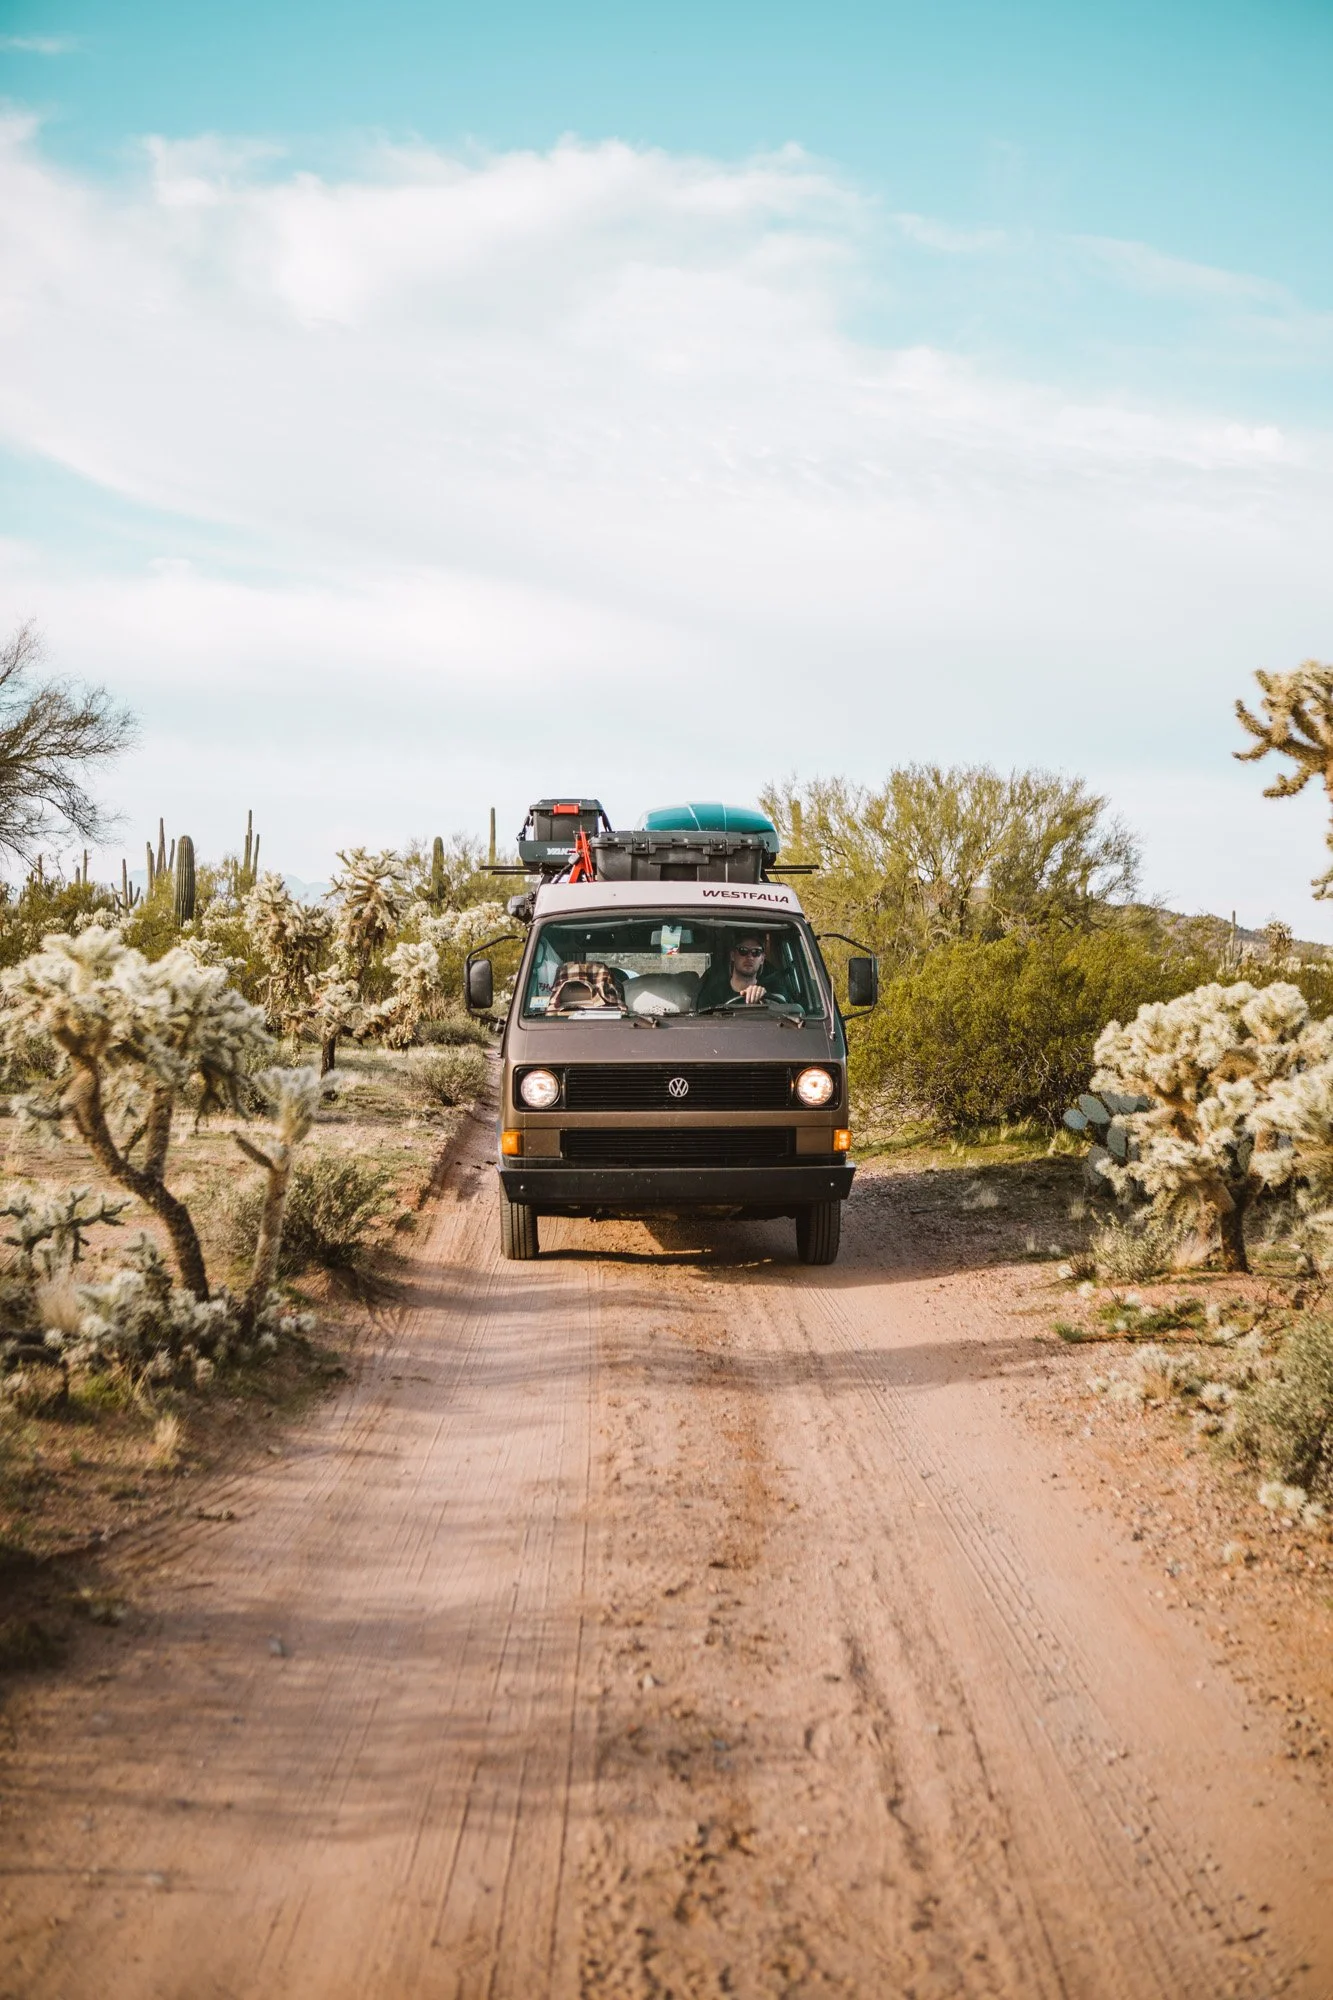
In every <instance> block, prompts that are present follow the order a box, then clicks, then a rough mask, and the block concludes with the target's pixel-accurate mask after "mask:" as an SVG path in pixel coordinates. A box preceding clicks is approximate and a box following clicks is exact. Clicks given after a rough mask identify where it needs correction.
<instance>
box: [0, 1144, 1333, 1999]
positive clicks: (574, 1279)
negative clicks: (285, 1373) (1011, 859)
mask: <svg viewBox="0 0 1333 2000" xmlns="http://www.w3.org/2000/svg"><path fill="white" fill-rule="evenodd" d="M488 1138H489V1134H488V1132H487V1130H486V1128H485V1127H484V1126H483V1125H481V1124H478V1125H477V1126H476V1127H475V1129H474V1131H473V1133H472V1135H471V1136H470V1138H469V1140H468V1146H467V1148H465V1150H464V1153H463V1155H462V1156H461V1157H460V1159H459V1161H458V1163H457V1165H456V1167H455V1168H454V1170H453V1172H452V1175H451V1179H450V1184H449V1187H448V1189H447V1191H446V1193H445V1195H444V1197H443V1199H442V1201H441V1203H440V1205H439V1207H438V1209H437V1210H436V1211H435V1212H434V1215H433V1217H432V1220H431V1222H430V1226H429V1229H428V1231H427V1232H426V1233H425V1235H424V1236H423V1238H422V1241H421V1247H420V1249H419V1251H418V1253H417V1257H416V1261H415V1264H414V1266H413V1269H412V1272H411V1303H410V1305H409V1307H408V1308H407V1309H406V1310H404V1311H403V1312H402V1313H401V1314H400V1315H398V1316H396V1317H394V1318H392V1319H390V1320H387V1321H386V1322H385V1323H383V1324H381V1325H380V1326H379V1327H378V1328H377V1329H376V1331H375V1337H374V1339H373V1340H372V1341H371V1343H370V1346H369V1351H368V1353H367V1357H366V1360H365V1363H364V1366H363V1367H362V1368H361V1369H360V1370H359V1371H358V1372H357V1373H356V1375H355V1377H354V1379H353V1381H352V1382H351V1383H350V1384H349V1385H348V1387H347V1388H346V1390H345V1391H344V1393H343V1394H342V1395H341V1396H340V1398H339V1399H338V1400H337V1401H336V1402H335V1403H334V1404H332V1405H330V1406H329V1407H327V1408H326V1409H324V1410H323V1411H321V1412H320V1413H318V1414H317V1415H316V1416H315V1417H314V1418H313V1419H312V1420H311V1421H310V1422H309V1423H308V1424H307V1425H306V1426H304V1427H303V1428H302V1429H301V1430H300V1431H299V1432H298V1433H297V1434H296V1435H295V1437H294V1438H291V1439H289V1440H288V1442H287V1444H286V1446H285V1448H284V1449H283V1451H282V1454H281V1455H278V1456H273V1457H272V1458H270V1459H269V1461H268V1463H267V1464H266V1465H265V1466H264V1467H263V1468H262V1470H260V1471H259V1472H258V1473H253V1474H246V1475H245V1476H243V1477H239V1478H237V1479H236V1480H235V1481H234V1482H233V1483H232V1485H231V1486H230V1487H229V1488H227V1489H225V1490H217V1489H214V1490H210V1492H209V1493H208V1495H207V1504H206V1511H207V1512H209V1513H210V1514H212V1515H213V1516H215V1517H216V1518H213V1519H210V1520H202V1519H196V1518H192V1519H191V1520H190V1521H189V1522H188V1524H185V1523H182V1524H181V1525H179V1526H178V1527H176V1528H174V1529H173V1530H171V1531H170V1533H168V1534H167V1535H165V1536H159V1537H158V1538H156V1539H155V1540H153V1541H152V1542H151V1544H150V1545H146V1546H145V1547H144V1548H143V1549H142V1550H141V1551H140V1552H139V1554H138V1555H137V1557H136V1558H135V1561H134V1567H133V1570H132V1574H131V1576H130V1579H129V1591H130V1596H131V1598H132V1601H133V1604H134V1607H135V1612H134V1616H133V1618H132V1619H131V1621H130V1622H129V1623H128V1624H127V1625H126V1626H124V1627H122V1628H121V1629H120V1630H118V1631H112V1632H108V1633H106V1634H105V1635H98V1636H97V1637H96V1639H95V1641H90V1643H89V1646H88V1647H87V1648H86V1649H85V1651H84V1652H82V1653H81V1654H80V1656H79V1660H78V1662H77V1664H76V1668H75V1671H74V1672H73V1673H72V1674H70V1675H67V1676H65V1677H64V1678H63V1679H58V1680H55V1681H53V1682H51V1683H50V1685H47V1686H39V1687H36V1688H34V1689H32V1690H30V1691H29V1692H27V1693H25V1694H21V1695H19V1696H18V1697H16V1699H15V1700H14V1701H13V1702H12V1703H11V1706H10V1709H9V1711H8V1716H9V1722H10V1725H11V1745H12V1747H11V1749H10V1750H9V1751H8V1752H7V1753H6V1756H5V1762H4V1769H3V1796H2V1801H0V1803H2V1804H3V1818H2V1819H0V1840H2V1842H3V1853H2V1855H0V1861H2V1863H3V1875H0V1899H2V1900H3V1905H4V1910H3V1921H2V1922H0V1994H4V1995H6V1996H20V1995H21V1996H23V2000H93V1996H96V2000H168V1996H170V2000H224V1996H225V2000H249V1996H259V1995H263V1996H266V2000H268V1996H275V1997H276V1996H282V1997H283V2000H285V1996H302V2000H391V1996H392V2000H400V1996H405V1995H412V1996H415V1995H429V1996H452V1995H460V1996H473V1995H477V1996H480V1995H488V1996H494V2000H542V1996H546V1995H552V1996H560V1997H561V2000H564V1996H570V2000H572V1996H575V1995H581V1996H582V1995H586V1996H599V2000H600V1996H606V2000H612V1996H614V2000H622V1996H625V2000H629V1996H645V1997H646V1996H681V2000H684V1996H690V2000H702V1997H703V1996H712V1995H719V1996H720V1995H723V1994H727V1995H739V1996H749V1995H764V1996H768V1995H832V1994H838V1995H858V1996H876V2000H877V1996H881V1995H894V1996H898V1995H903V1996H914V2000H937V1996H938V2000H945V1996H983V1995H1003V1996H1006V2000H1009V1997H1010V1996H1012V1997H1013V2000H1037V1997H1038V1996H1047V1995H1050V1996H1056V1995H1066V1996H1074V2000H1084V1996H1087V2000H1094V1996H1095V2000H1101V1996H1108V2000H1110V1996H1121V1997H1122V2000H1159V1996H1160V2000H1183V1996H1199V1997H1200V2000H1205V1996H1206V2000H1214V1996H1217V1995H1222V1994H1232V1993H1234V1994H1237V1995H1244V1996H1265V1995H1269V1994H1275V1993H1278V1992H1280V1991H1286V1992H1291V1993H1296V1994H1302V1995H1308V1996H1323V1995H1327V1994H1329V1993H1330V1992H1333V1918H1331V1915H1330V1912H1331V1911H1333V1898H1330V1886H1331V1885H1330V1877H1331V1876H1333V1843H1331V1842H1330V1839H1329V1825H1328V1818H1327V1814H1326V1811H1325V1810H1324V1808H1323V1807H1322V1806H1321V1804H1320V1800H1319V1797H1318V1795H1317V1793H1316V1791H1315V1789H1314V1787H1313V1786H1312V1785H1311V1784H1310V1783H1309V1782H1308V1781H1307V1782H1305V1783H1301V1782H1299V1781H1298V1780H1297V1778H1296V1777H1295V1776H1294V1775H1293V1770H1294V1767H1293V1766H1292V1765H1291V1764H1290V1763H1285V1762H1283V1761H1282V1760H1281V1758H1280V1754H1279V1753H1280V1748H1281V1746H1280V1744H1279V1741H1278V1738H1277V1734H1276V1728H1275V1727H1272V1728H1270V1726H1269V1724H1268V1723H1267V1722H1265V1721H1264V1720H1263V1718H1262V1715H1261V1713H1260V1712H1259V1711H1257V1710H1255V1709H1252V1708H1250V1707H1248V1706H1247V1705H1246V1703H1245V1701H1244V1698H1243V1696H1242V1695H1241V1694H1240V1693H1239V1692H1238V1691H1237V1690H1236V1689H1235V1688H1234V1687H1233V1685H1232V1683H1231V1682H1230V1681H1229V1679H1228V1678H1227V1674H1226V1669H1225V1667H1224V1666H1223V1665H1222V1664H1221V1663H1219V1662H1216V1661H1215V1660H1214V1658H1213V1652H1214V1649H1213V1648H1211V1647H1210V1646H1209V1645H1208V1644H1207V1643H1206V1641H1205V1639H1204V1637H1203V1636H1202V1634H1201V1633H1200V1632H1199V1631H1198V1630H1197V1629H1196V1628H1195V1627H1194V1626H1193V1625H1192V1624H1191V1623H1189V1622H1188V1621H1187V1619H1186V1618H1185V1617H1184V1616H1183V1615H1180V1614H1179V1613H1176V1612H1173V1610H1172V1609H1171V1608H1170V1606H1169V1605H1168V1604H1167V1603H1165V1602H1163V1601H1162V1599H1161V1598H1160V1596H1157V1595H1154V1594H1153V1592H1152V1590H1151V1584H1152V1582H1153V1581H1154V1580H1153V1579H1152V1578H1151V1577H1150V1576H1149V1575H1148V1574H1147V1572H1146V1571H1145V1568H1144V1564H1143V1560H1142V1558H1141V1555H1140V1553H1139V1551H1138V1550H1137V1549H1135V1548H1133V1547H1132V1546H1131V1545H1130V1544H1129V1543H1128V1542H1127V1541H1126V1540H1125V1539H1124V1536H1123V1531H1122V1530H1120V1529H1118V1528H1117V1527H1116V1526H1115V1524H1114V1523H1113V1522H1111V1521H1110V1520H1108V1519H1107V1518H1106V1517H1105V1516H1103V1515H1101V1514H1100V1513H1098V1512H1096V1511H1094V1510H1092V1509H1090V1508H1088V1507H1087V1506H1085V1505H1084V1504H1083V1503H1082V1501H1081V1499H1080V1495H1079V1493H1078V1490H1077V1488H1076V1487H1074V1486H1072V1485H1071V1483H1070V1480H1069V1478H1068V1477H1067V1476H1065V1475H1063V1474H1061V1471H1060V1459H1059V1456H1058V1453H1056V1452H1055V1448H1054V1447H1052V1446H1051V1445H1050V1444H1049V1442H1044V1441H1043V1439H1042V1437H1041V1435H1040V1433H1039V1432H1037V1431H1035V1430H1032V1429H1030V1428H1028V1427H1027V1426H1025V1425H1024V1424H1023V1422H1022V1420H1021V1418H1019V1417H1016V1416H1015V1413H1014V1409H1013V1407H1012V1397H1013V1389H1012V1383H1013V1380H1014V1379H1015V1373H1016V1371H1017V1373H1018V1378H1019V1379H1020V1380H1021V1371H1022V1370H1023V1369H1024V1368H1025V1367H1027V1366H1030V1365H1031V1349H1030V1346H1029V1345H1028V1344H1025V1343H1024V1342H1023V1341H1022V1340H1021V1339H1020V1338H1019V1337H1018V1336H1017V1335H1016V1333H1015V1331H1014V1327H1013V1324H1012V1322H1011V1323H1008V1324H1006V1323H1005V1322H1003V1321H999V1320H997V1318H996V1316H995V1314H994V1312H993V1311H992V1310H991V1309H990V1308H989V1307H988V1304H987V1294H986V1290H985V1286H986V1279H985V1277H984V1276H983V1275H982V1274H976V1273H968V1272H966V1271H963V1272H956V1273H950V1272H944V1273H941V1272H938V1271H935V1272H932V1271H930V1270H921V1269H917V1270H915V1271H914V1269H913V1266H912V1254H913V1253H912V1246H911V1238H910V1234H909V1231H910V1218H908V1217H905V1216H904V1215H903V1214H902V1212H901V1208H900V1206H898V1205H897V1204H896V1203H895V1195H894V1188H893V1183H892V1182H891V1181H887V1180H885V1181H880V1182H878V1183H876V1182H873V1181H867V1182H864V1183H863V1184H862V1186H861V1188H860V1189H859V1190H858V1194H857V1197H856V1199H855V1200H854V1202H853V1204H852V1212H851V1214H850V1216H849V1229H848V1238H849V1240H848V1243H847V1247H846V1249H845V1252H844V1257H843V1260H842V1262H841V1263H840V1264H839V1265H838V1266H836V1267H835V1268H834V1269H832V1270H831V1271H811V1270H807V1269H805V1268H803V1267H801V1266H799V1265H797V1264H796V1263H795V1262H794V1261H792V1258H791V1252H790V1248H789V1232H790V1225H785V1224H772V1225H762V1226H761V1225H752V1226H748V1227H740V1226H733V1227H731V1228H729V1229H727V1230H721V1231H717V1232H716V1233H715V1234H714V1235H713V1236H712V1238H711V1241H710V1240H709V1238H708V1237H706V1236H705V1235H704V1234H703V1233H702V1232H697V1231H691V1230H689V1229H687V1228H685V1227H684V1226H683V1225H678V1226H675V1225H673V1226H671V1227H669V1228H668V1227H665V1226H664V1227H663V1228H662V1229H660V1230H659V1231H657V1232H655V1233H653V1232H650V1231H649V1229H648V1228H647V1227H645V1226H643V1225H639V1224H620V1225H608V1224H603V1225H594V1224H573V1223H569V1224H563V1225H555V1224H551V1223H547V1224H546V1225H545V1247H546V1249H547V1250H548V1252H549V1253H550V1254H548V1255H546V1256H544V1257H543V1259H542V1261H541V1262H540V1263H539V1264H537V1265H535V1266H522V1265H505V1264H502V1263H501V1262H500V1261H499V1260H498V1255H497V1244H496V1234H497V1231H496V1225H495V1215H494V1193H493V1186H492V1177H491V1175H490V1173H489V1171H488V1170H487V1168H486V1167H485V1165H484V1156H485V1154H486V1152H487V1151H488ZM468 1149H470V1150H468ZM1006 1383H1008V1384H1009V1385H1010V1386H1009V1387H1007V1388H1006V1387H1004V1386H1003V1385H1005V1384H1006ZM1006 1397H1008V1398H1009V1399H1010V1400H1009V1401H1008V1402H1006ZM228 1515H230V1516H231V1517H232V1518H226V1517H227V1516H228Z"/></svg>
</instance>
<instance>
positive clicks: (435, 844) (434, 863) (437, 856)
mask: <svg viewBox="0 0 1333 2000" xmlns="http://www.w3.org/2000/svg"><path fill="white" fill-rule="evenodd" d="M444 898H445V880H444V836H443V834H440V833H437V834H436V836H435V838H434V840H433V841H432V842H431V850H430V900H431V907H432V908H433V909H436V910H441V909H443V908H444Z"/></svg>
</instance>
